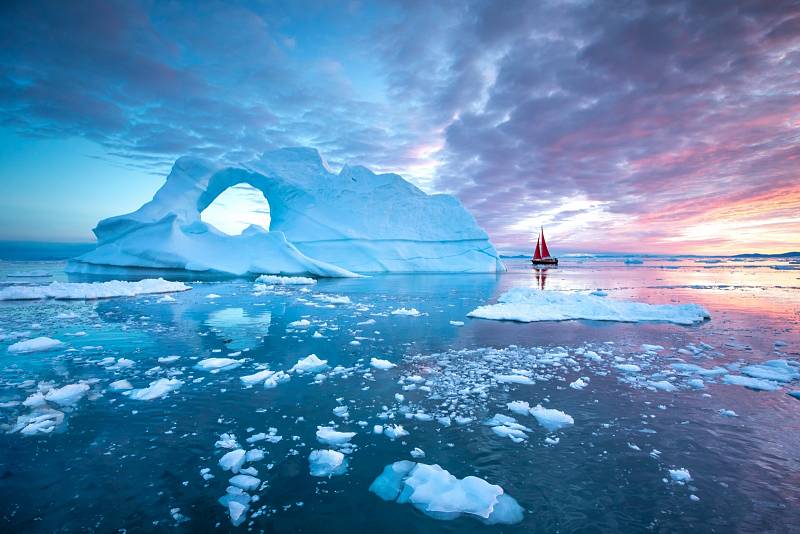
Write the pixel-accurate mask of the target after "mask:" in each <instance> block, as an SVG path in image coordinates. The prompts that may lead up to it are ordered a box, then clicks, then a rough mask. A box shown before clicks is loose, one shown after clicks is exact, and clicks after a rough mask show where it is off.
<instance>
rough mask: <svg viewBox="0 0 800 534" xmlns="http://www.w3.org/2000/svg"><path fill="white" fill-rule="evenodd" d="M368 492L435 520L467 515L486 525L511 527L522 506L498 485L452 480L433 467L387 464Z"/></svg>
mask: <svg viewBox="0 0 800 534" xmlns="http://www.w3.org/2000/svg"><path fill="white" fill-rule="evenodd" d="M369 490H370V491H371V492H372V493H374V494H376V495H377V496H378V497H380V498H381V499H383V500H384V501H396V502H398V503H401V504H402V503H411V504H412V505H414V507H416V508H417V509H418V510H420V511H421V512H422V513H424V514H426V515H428V516H430V517H433V518H435V519H445V520H450V519H456V518H457V517H459V516H461V515H462V514H467V515H469V516H472V517H475V518H477V519H480V520H482V521H483V522H485V523H488V524H514V523H518V522H520V521H522V517H523V509H522V507H521V506H520V505H519V503H517V501H516V500H515V499H514V498H513V497H511V496H510V495H508V494H506V493H505V492H504V491H503V488H501V487H500V486H497V485H495V484H490V483H488V482H486V481H485V480H483V479H482V478H478V477H475V476H467V477H464V478H461V479H459V478H456V477H454V476H453V475H451V474H450V473H449V472H448V471H446V470H444V469H442V467H440V466H439V465H436V464H434V465H428V464H421V463H416V462H411V461H409V460H401V461H399V462H395V463H393V464H389V465H387V466H386V467H385V468H384V470H383V473H381V474H380V476H378V478H376V479H375V481H374V482H373V483H372V485H371V486H370V487H369Z"/></svg>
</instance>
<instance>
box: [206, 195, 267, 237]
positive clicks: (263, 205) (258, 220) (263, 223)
mask: <svg viewBox="0 0 800 534" xmlns="http://www.w3.org/2000/svg"><path fill="white" fill-rule="evenodd" d="M200 220H201V221H203V222H204V223H206V224H209V225H211V226H213V227H214V228H216V229H217V230H219V231H220V232H222V233H224V234H228V235H232V236H235V235H240V234H241V233H242V232H243V231H244V230H246V229H247V228H249V227H250V226H258V227H260V228H263V229H264V230H265V231H269V223H270V209H269V202H267V198H266V197H265V196H264V193H262V192H261V191H260V190H259V189H256V188H255V187H253V186H252V185H250V184H244V183H242V184H236V185H234V186H231V187H229V188H227V189H225V190H224V191H223V192H222V193H220V194H219V196H217V198H215V199H214V201H213V202H211V204H209V205H208V207H207V208H206V209H204V210H203V211H202V212H201V213H200Z"/></svg>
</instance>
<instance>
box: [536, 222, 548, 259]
mask: <svg viewBox="0 0 800 534" xmlns="http://www.w3.org/2000/svg"><path fill="white" fill-rule="evenodd" d="M536 247H537V249H538V247H539V244H538V241H537V244H536ZM542 257H544V258H549V257H550V251H549V250H547V243H545V242H544V228H542Z"/></svg>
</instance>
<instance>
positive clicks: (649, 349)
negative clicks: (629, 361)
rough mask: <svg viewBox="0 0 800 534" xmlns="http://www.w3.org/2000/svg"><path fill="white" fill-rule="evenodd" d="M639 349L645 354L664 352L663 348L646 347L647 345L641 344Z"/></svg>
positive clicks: (658, 346) (659, 346) (657, 346)
mask: <svg viewBox="0 0 800 534" xmlns="http://www.w3.org/2000/svg"><path fill="white" fill-rule="evenodd" d="M641 349H642V350H643V351H645V352H658V351H660V350H664V347H662V346H661V345H648V344H647V343H643V344H642V346H641Z"/></svg>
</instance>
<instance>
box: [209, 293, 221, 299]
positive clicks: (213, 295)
mask: <svg viewBox="0 0 800 534" xmlns="http://www.w3.org/2000/svg"><path fill="white" fill-rule="evenodd" d="M221 296H222V295H217V294H216V293H209V294H208V295H206V298H207V299H218V298H220V297H221Z"/></svg>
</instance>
